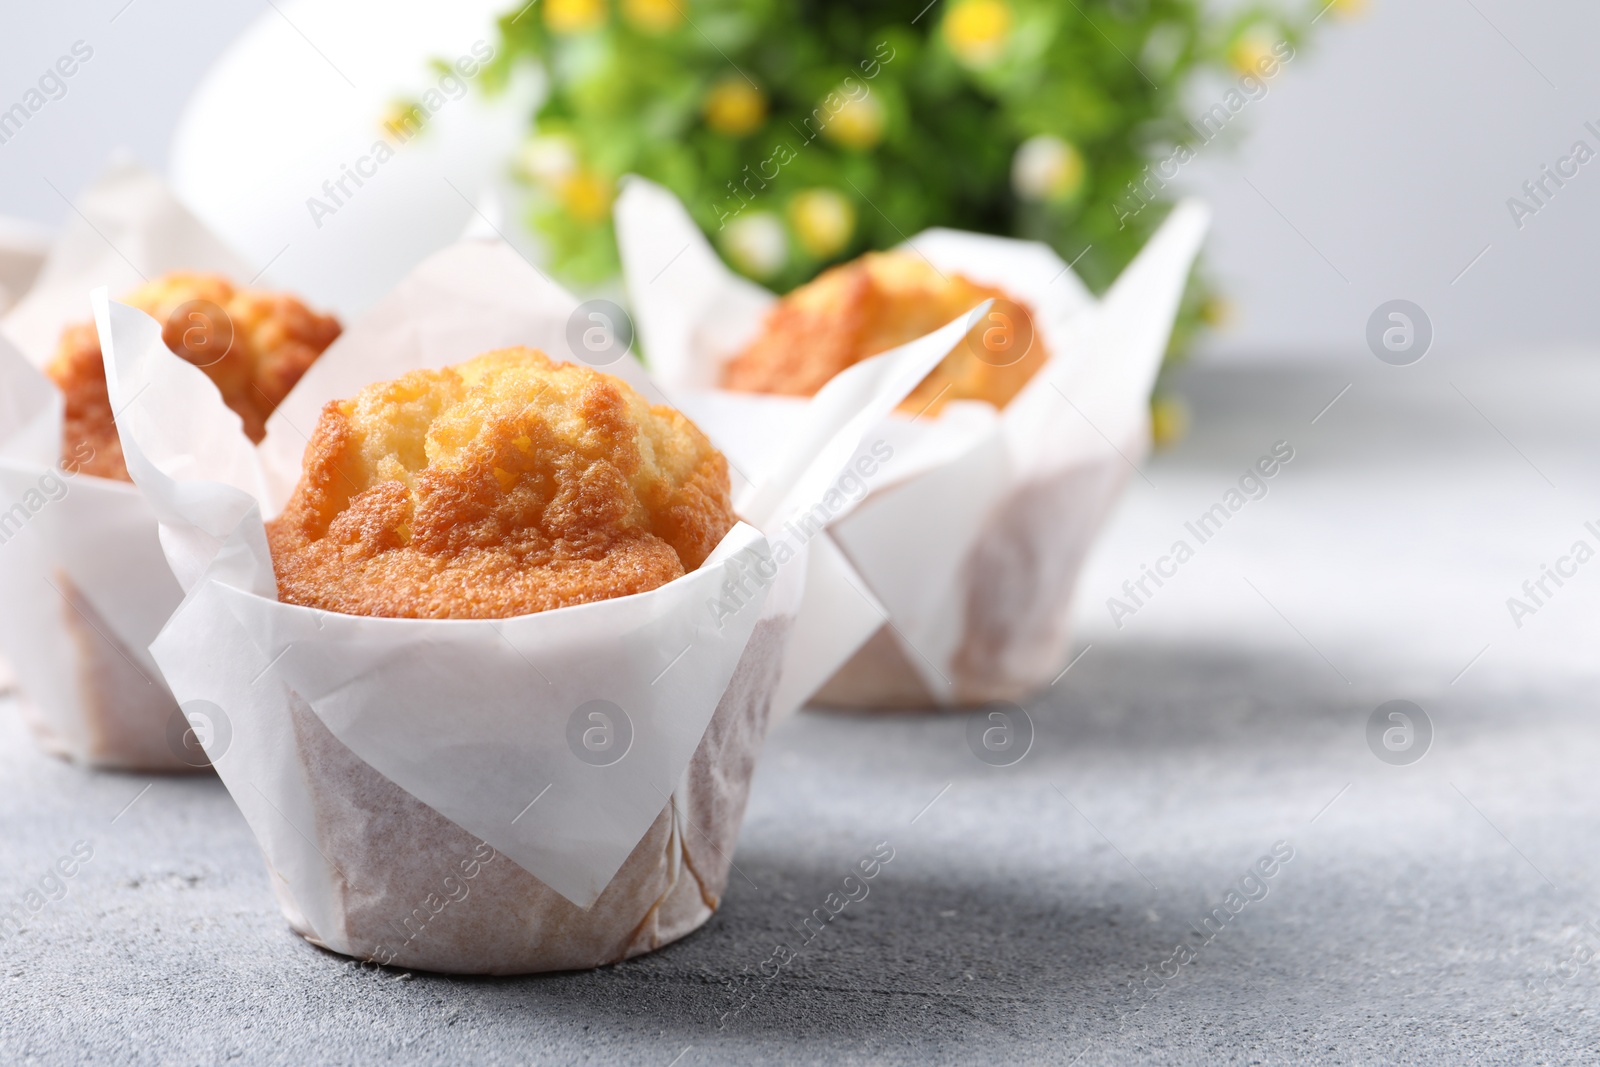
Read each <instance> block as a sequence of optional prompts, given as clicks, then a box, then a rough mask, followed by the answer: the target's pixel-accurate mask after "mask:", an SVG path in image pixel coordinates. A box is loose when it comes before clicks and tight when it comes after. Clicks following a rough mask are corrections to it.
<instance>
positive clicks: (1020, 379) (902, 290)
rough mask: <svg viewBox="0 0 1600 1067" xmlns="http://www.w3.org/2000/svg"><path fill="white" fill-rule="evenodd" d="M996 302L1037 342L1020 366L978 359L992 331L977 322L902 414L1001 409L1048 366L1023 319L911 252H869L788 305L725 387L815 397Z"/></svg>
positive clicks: (1012, 307) (730, 369) (725, 378)
mask: <svg viewBox="0 0 1600 1067" xmlns="http://www.w3.org/2000/svg"><path fill="white" fill-rule="evenodd" d="M991 298H993V299H996V300H1006V301H1008V311H1007V314H1017V315H1021V316H1024V317H1028V321H1026V322H1023V323H1011V324H1010V325H1011V326H1012V327H1013V328H1015V329H1017V330H1019V331H1026V336H1027V337H1030V338H1032V343H1031V345H1030V346H1029V347H1028V348H1027V351H1026V353H1025V354H1024V355H1022V356H1021V357H1020V358H1016V359H1014V360H1009V359H1005V358H995V357H994V356H988V357H987V358H983V359H980V358H979V356H978V354H977V350H978V347H979V346H982V345H984V343H985V339H984V335H985V331H986V330H988V329H989V328H990V327H991V325H992V323H991V322H989V321H987V320H986V321H984V322H981V323H979V324H977V325H976V326H974V328H973V330H972V331H971V332H970V333H969V334H968V335H967V338H966V340H965V341H964V342H963V343H962V344H960V345H957V346H956V348H955V349H953V350H952V351H951V352H950V354H949V355H947V356H946V357H945V358H944V359H943V360H942V361H941V362H940V363H939V365H938V366H937V367H935V368H934V369H933V370H932V371H931V372H930V373H929V374H928V376H927V377H926V378H924V379H923V380H922V382H921V383H920V384H919V385H918V386H917V388H916V389H915V390H913V391H912V393H911V394H910V395H909V396H908V397H907V398H906V399H905V400H904V401H903V402H902V403H901V405H900V409H901V410H902V411H906V412H910V413H912V414H916V413H919V412H924V411H926V412H927V413H928V414H930V415H935V414H937V413H938V411H939V409H940V408H942V407H943V406H944V404H946V403H947V402H949V401H951V400H958V399H965V400H985V401H988V402H989V403H991V404H993V405H995V406H996V407H1004V406H1005V405H1006V404H1007V403H1009V402H1010V401H1011V398H1012V397H1014V396H1016V394H1017V393H1018V392H1020V391H1021V390H1022V387H1023V386H1024V385H1026V384H1027V383H1028V380H1029V379H1030V378H1032V377H1033V374H1034V372H1035V371H1037V370H1038V369H1039V368H1040V367H1042V366H1044V364H1045V362H1046V361H1047V360H1048V359H1049V354H1048V352H1047V351H1046V349H1045V345H1044V341H1043V339H1042V338H1039V337H1037V336H1036V335H1035V334H1034V330H1033V323H1032V321H1031V316H1029V313H1028V311H1027V309H1026V308H1024V307H1022V305H1020V304H1016V303H1015V302H1013V301H1010V299H1009V297H1007V295H1006V293H1005V292H1004V291H1002V290H1000V289H996V288H993V287H991V286H985V285H979V284H977V283H976V282H973V281H971V280H970V279H968V278H965V277H963V276H962V275H960V274H949V275H946V274H941V273H940V272H939V271H938V270H936V269H935V268H934V267H933V265H932V264H930V263H928V262H927V261H926V260H925V259H923V258H922V257H921V256H917V255H914V254H911V253H907V252H869V253H867V254H866V255H864V256H862V257H860V258H859V259H855V260H852V261H851V262H849V263H844V264H841V265H839V266H837V267H832V268H830V269H828V270H826V271H823V272H822V273H821V274H819V275H818V276H817V277H816V278H815V279H814V280H812V281H811V282H808V283H807V284H805V285H803V286H801V287H800V288H798V289H796V290H794V291H793V292H792V293H790V294H789V295H788V296H786V297H784V298H783V299H782V300H780V301H779V302H778V303H777V304H776V305H774V307H773V309H772V310H771V311H770V312H769V313H768V316H767V320H766V322H765V324H764V325H763V327H762V330H761V332H760V334H758V335H757V336H756V338H755V340H753V341H751V342H750V344H748V345H747V346H746V347H745V348H744V350H743V351H741V352H739V353H738V354H737V355H736V356H735V357H734V358H733V359H732V360H730V361H729V362H728V363H727V364H726V365H725V366H724V368H723V375H722V384H723V386H724V387H726V388H728V389H734V390H738V391H741V392H757V393H781V394H788V395H792V396H810V395H812V394H814V393H815V392H816V391H817V390H819V389H821V388H822V387H823V386H824V385H826V384H827V382H828V381H829V380H830V379H831V378H832V377H833V376H834V375H836V374H838V373H839V372H840V371H842V370H844V369H845V368H847V367H849V366H852V365H853V364H855V363H858V362H860V361H861V360H863V359H866V358H868V357H870V356H875V355H877V354H878V353H880V352H886V351H888V350H889V349H891V348H895V347H897V346H899V345H902V344H905V343H906V342H908V341H912V340H915V339H916V338H918V337H921V336H923V335H924V334H928V333H931V332H933V331H934V330H936V329H938V328H939V327H941V326H943V325H945V324H946V323H948V322H950V321H951V320H953V319H955V318H956V317H958V316H960V315H961V314H962V313H963V312H967V311H970V310H972V309H973V308H975V307H976V306H977V305H979V304H981V303H982V302H983V301H985V300H988V299H991ZM1001 364H1005V365H1001Z"/></svg>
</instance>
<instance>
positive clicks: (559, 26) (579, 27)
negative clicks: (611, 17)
mask: <svg viewBox="0 0 1600 1067" xmlns="http://www.w3.org/2000/svg"><path fill="white" fill-rule="evenodd" d="M539 2H540V3H541V4H543V5H544V24H545V25H546V26H548V27H549V28H550V32H551V33H587V32H589V31H590V30H598V29H599V28H600V27H601V26H603V25H605V21H606V5H605V0H539Z"/></svg>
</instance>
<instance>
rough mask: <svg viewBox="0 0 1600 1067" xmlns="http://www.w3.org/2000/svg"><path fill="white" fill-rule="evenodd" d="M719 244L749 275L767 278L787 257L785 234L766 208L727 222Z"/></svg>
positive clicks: (777, 269)
mask: <svg viewBox="0 0 1600 1067" xmlns="http://www.w3.org/2000/svg"><path fill="white" fill-rule="evenodd" d="M722 247H723V249H724V250H726V252H727V253H728V258H729V259H731V260H733V265H734V266H736V267H738V268H739V269H740V270H742V271H744V272H745V273H746V274H748V275H750V276H751V277H753V278H770V277H772V276H773V275H774V274H776V273H778V271H780V270H782V269H783V265H784V264H785V263H787V262H788V261H789V238H788V237H787V236H785V234H784V232H783V223H781V222H779V221H778V217H777V216H776V215H774V214H772V212H770V211H752V212H751V213H750V214H748V215H741V216H740V217H739V218H737V219H735V220H734V221H733V222H731V223H729V224H728V229H727V231H726V234H725V236H724V237H723V238H722Z"/></svg>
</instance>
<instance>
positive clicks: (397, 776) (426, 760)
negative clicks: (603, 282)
mask: <svg viewBox="0 0 1600 1067" xmlns="http://www.w3.org/2000/svg"><path fill="white" fill-rule="evenodd" d="M95 301H96V322H97V324H98V327H99V330H100V336H101V342H102V347H103V351H104V354H105V359H106V372H107V380H108V384H109V386H110V391H111V396H112V398H113V402H114V403H116V404H118V405H119V411H120V414H119V416H118V429H119V433H120V435H121V438H122V442H123V447H124V450H125V453H126V457H127V462H128V469H129V471H130V472H131V473H132V475H133V477H134V479H135V481H136V483H137V484H138V485H139V487H140V489H141V490H142V491H143V492H144V494H145V496H146V498H147V499H148V500H149V501H150V502H151V505H152V507H153V508H154V509H155V512H156V514H157V517H158V518H159V520H160V523H161V543H162V546H163V548H164V550H165V552H166V554H167V557H168V559H169V561H170V562H171V565H172V569H173V572H174V573H175V574H176V575H177V576H178V578H179V580H180V581H181V582H182V584H183V586H184V588H185V590H186V595H185V598H184V600H183V603H182V605H181V606H180V607H179V608H178V609H177V611H176V612H175V613H174V615H173V617H172V619H171V621H170V622H169V623H168V624H167V625H166V627H165V629H164V630H163V631H162V632H161V634H160V636H159V637H158V638H157V639H156V640H155V642H154V644H153V645H152V646H151V652H152V654H153V656H154V658H155V660H156V662H157V663H158V664H159V665H160V667H161V670H162V673H163V674H164V676H165V678H166V680H167V683H168V684H169V685H170V686H171V688H172V691H173V693H175V694H176V696H177V698H178V699H179V701H180V702H181V704H182V707H183V710H184V713H185V714H186V715H188V717H189V719H190V721H191V722H192V723H193V724H194V728H195V730H196V732H197V733H198V734H199V735H200V736H201V737H202V738H203V740H204V743H205V746H206V750H207V752H208V753H209V754H210V756H211V760H212V764H213V765H214V766H215V767H216V769H217V772H218V774H219V775H220V776H221V777H222V780H223V782H224V784H225V785H226V786H227V787H228V790H229V792H230V793H231V794H232V795H233V797H234V798H235V800H236V801H237V802H238V804H239V807H240V809H241V810H242V812H243V813H244V816H245V818H246V820H247V821H248V823H249V825H250V827H251V830H252V831H253V832H254V834H255V835H256V838H257V840H258V842H259V843H260V845H261V848H262V852H263V853H264V855H265V858H266V862H267V866H268V868H269V871H270V873H271V878H272V882H273V885H274V887H275V889H276V891H277V894H278V899H279V902H280V904H281V906H282V908H283V911H284V913H285V915H286V916H287V917H288V919H289V921H290V923H291V925H292V926H293V927H294V928H295V929H296V930H297V931H298V932H300V933H301V934H302V935H303V936H305V937H306V938H307V939H308V940H310V941H312V942H314V943H316V944H319V945H323V946H325V947H327V948H330V949H333V950H335V951H338V952H342V953H345V954H347V955H351V956H355V957H359V958H362V959H365V960H375V961H377V962H379V963H385V964H393V965H395V966H404V967H414V968H421V969H426V970H434V971H444V972H456V973H491V974H510V973H522V972H532V971H546V970H563V969H571V968H579V967H594V966H599V965H601V964H606V963H612V962H616V961H618V960H622V959H626V958H628V957H630V956H634V955H637V954H639V953H642V952H647V951H650V950H651V949H654V948H658V947H660V946H661V945H664V944H666V943H668V942H670V941H673V940H674V939H676V938H680V937H682V936H684V935H685V934H687V933H689V932H690V931H692V930H694V929H695V928H696V927H698V926H700V925H701V924H702V923H704V922H705V921H706V920H707V919H708V918H709V917H710V915H711V914H712V912H713V910H714V909H715V907H716V906H717V902H718V900H719V899H720V897H721V895H722V893H723V890H724V888H725V886H726V883H727V880H728V873H729V870H730V865H731V860H730V857H731V855H732V852H733V849H734V842H735V838H736V836H737V834H738V829H739V824H740V821H741V819H742V818H743V811H744V805H745V799H746V795H747V793H748V790H749V786H750V778H751V773H752V771H753V768H754V764H755V761H756V758H757V755H758V753H759V750H760V746H761V743H762V740H763V738H764V735H765V732H766V727H767V723H768V718H769V716H770V715H771V714H772V713H773V711H774V709H775V708H778V707H781V706H782V705H783V703H784V701H786V700H791V699H798V698H790V697H785V696H784V692H785V691H786V687H788V688H789V689H790V690H792V691H793V692H795V693H797V694H799V696H803V695H804V694H805V693H806V692H808V691H809V690H810V689H812V688H814V687H815V686H816V685H817V684H820V682H821V681H822V680H823V679H824V678H825V677H826V672H827V671H828V670H831V661H827V660H816V659H812V660H810V661H807V660H806V659H805V658H804V657H801V658H799V659H796V658H794V657H791V656H790V655H789V651H790V649H789V640H788V638H789V636H790V633H791V630H792V628H793V626H794V622H795V615H796V611H797V609H798V606H799V603H800V600H801V598H802V595H803V594H804V592H805V591H806V590H807V589H809V588H811V587H812V586H813V585H814V584H815V581H816V578H817V575H816V573H813V571H812V569H811V568H810V567H808V565H807V564H808V559H809V557H810V555H811V553H810V547H811V546H810V543H809V541H807V540H803V539H801V538H798V537H796V536H795V535H794V533H793V532H792V531H791V529H790V527H789V526H788V524H787V522H786V519H787V517H788V516H789V515H791V514H794V513H796V512H798V511H802V510H805V509H807V508H809V507H811V506H812V505H813V502H814V501H816V500H818V499H820V498H822V497H824V496H827V495H828V494H829V493H831V492H833V486H834V483H835V482H836V481H837V480H838V478H839V476H840V473H841V471H843V470H844V469H845V466H846V464H847V462H848V461H849V460H850V459H851V457H852V456H853V455H854V454H855V452H856V449H857V445H858V442H859V441H860V439H861V437H862V435H863V434H864V433H865V432H866V430H867V429H868V428H870V427H871V426H873V425H875V424H876V423H877V422H879V421H881V419H882V418H883V417H884V415H885V414H886V413H887V412H888V411H889V410H890V409H891V408H892V407H893V406H894V404H896V403H897V402H899V400H900V399H901V398H902V397H904V396H905V395H906V394H907V393H908V392H909V391H910V390H911V389H912V388H913V387H914V386H915V384H916V382H917V381H918V380H920V378H921V377H922V376H924V375H925V374H926V373H927V372H928V370H929V369H931V368H932V367H933V366H934V365H935V364H936V363H937V362H938V361H939V360H940V359H941V358H942V357H943V356H944V355H945V354H946V353H947V352H948V351H949V350H950V349H951V348H953V347H954V345H955V344H956V343H957V341H958V340H959V339H960V337H961V335H962V334H963V333H964V331H965V326H964V324H963V323H962V322H960V321H956V322H952V323H951V324H949V326H948V327H946V328H945V329H944V330H942V331H939V332H938V333H937V334H934V335H930V336H929V337H926V338H923V339H920V340H918V341H916V342H913V343H912V344H910V345H906V346H903V347H902V348H900V349H897V350H895V351H894V352H891V353H886V354H885V355H884V356H882V357H880V358H878V359H875V360H872V361H869V362H867V363H863V364H862V365H860V366H859V367H858V368H855V369H854V370H853V371H852V372H851V373H850V374H848V375H841V376H840V377H839V378H838V379H836V380H835V382H834V383H832V384H831V385H830V386H829V388H828V389H826V390H824V391H823V392H822V393H819V394H818V395H817V396H816V397H815V398H813V400H812V402H811V403H810V404H809V405H807V408H806V410H805V412H803V413H802V415H801V416H800V417H799V418H797V419H796V420H794V422H793V424H792V426H791V427H790V429H791V431H792V432H791V435H790V436H789V438H788V439H787V440H786V441H785V443H784V444H783V446H782V447H781V448H780V449H778V450H777V453H776V456H777V462H775V463H774V465H773V466H772V467H771V469H770V472H769V474H768V475H767V476H766V477H764V478H763V479H761V480H759V481H756V482H752V483H742V480H741V484H739V485H738V486H737V487H736V488H737V490H738V492H737V509H736V510H737V511H738V514H739V515H740V516H741V519H742V521H740V522H739V523H738V524H736V525H735V526H734V528H733V529H732V530H731V531H730V532H729V533H728V534H727V535H726V537H725V538H724V539H723V541H722V543H721V544H720V545H719V546H718V547H717V549H716V551H715V552H714V553H713V554H712V555H711V557H710V558H708V559H707V560H706V562H705V563H704V564H703V565H702V566H700V567H699V568H698V569H696V570H695V571H693V572H691V573H689V574H686V575H684V576H682V577H680V578H678V579H676V580H674V581H672V582H669V583H668V584H666V585H664V586H661V587H659V588H657V589H654V590H652V591H650V592H646V593H640V594H635V595H631V596H625V597H619V598H616V599H611V600H603V601H598V602H594V603H588V604H582V605H579V606H575V607H566V608H559V609H555V610H550V611H545V612H540V613H536V614H531V615H525V616H519V617H516V618H508V619H500V620H481V621H475V620H447V619H396V618H373V617H366V616H353V615H342V614H337V613H331V612H326V611H321V610H317V609H312V608H307V607H303V606H297V605H290V604H284V603H280V602H279V601H278V600H277V599H276V583H275V579H274V575H273V569H272V560H271V557H270V553H269V551H268V548H267V542H266V536H265V529H264V526H263V519H264V517H269V516H271V515H273V514H275V513H276V512H277V510H278V509H279V508H281V507H282V505H283V504H284V502H285V501H286V500H287V498H288V497H289V495H290V493H291V492H292V490H293V487H294V485H295V483H296V482H297V481H298V478H299V475H300V459H301V454H302V452H303V450H304V445H305V440H306V438H305V436H304V434H305V433H308V432H309V431H310V430H311V429H312V427H313V425H314V423H315V420H316V417H317V413H318V412H319V411H320V409H321V407H322V405H323V403H324V402H326V401H328V400H331V399H335V398H340V397H348V396H351V395H353V394H354V393H355V392H356V391H357V390H359V389H360V388H361V387H363V386H365V385H367V384H369V383H370V382H373V381H382V380H388V379H392V378H395V377H397V376H399V375H401V374H403V373H406V372H408V371H411V370H416V369H420V368H425V367H440V366H447V365H451V364H455V363H459V362H462V361H464V360H466V359H469V358H471V357H472V356H475V355H477V354H479V353H481V352H484V351H487V350H491V349H495V348H500V347H506V346H508V345H514V344H520V345H528V346H532V347H537V348H541V349H543V350H544V351H545V352H547V353H548V354H549V355H550V356H551V357H552V358H555V359H558V360H560V359H565V360H569V361H574V362H576V361H579V360H580V359H582V357H584V356H585V355H588V354H589V353H585V352H583V351H574V349H573V347H572V346H571V343H569V337H570V336H572V333H571V332H570V331H569V323H570V322H572V321H573V320H574V316H575V313H576V312H577V311H578V305H577V301H576V300H575V299H573V298H572V297H571V296H569V295H568V294H566V293H565V292H563V291H562V290H560V289H559V288H558V287H556V286H555V285H554V284H553V283H550V282H549V281H548V280H546V279H544V278H543V277H542V276H541V275H538V274H537V273H536V272H535V271H534V270H533V269H532V268H531V267H529V266H528V265H527V264H526V263H524V262H523V261H522V260H521V259H519V258H518V257H517V256H516V254H515V253H513V252H512V251H511V250H510V249H509V248H507V247H506V246H505V245H503V244H498V243H490V242H478V241H466V242H462V243H460V244H458V245H455V246H452V247H450V248H448V249H446V250H444V251H442V252H440V253H438V254H436V255H435V256H433V257H431V258H430V259H429V260H427V261H425V262H424V263H423V264H422V265H421V266H419V267H418V268H417V269H416V270H415V271H414V272H413V273H412V275H411V276H409V277H408V278H407V279H406V280H405V281H404V282H403V283H402V284H401V285H400V286H399V287H398V289H397V290H396V291H395V292H394V293H393V294H391V296H390V297H388V298H387V299H386V300H384V301H383V302H381V303H380V304H379V305H378V306H377V307H375V308H374V309H373V310H372V311H371V312H369V313H368V314H367V315H366V316H365V317H364V318H363V319H361V320H360V321H359V322H357V323H356V324H355V325H354V326H352V327H351V328H350V329H349V330H348V331H347V332H346V334H345V336H344V337H342V338H341V340H340V342H339V345H338V347H337V349H336V350H335V349H330V351H329V352H328V354H327V355H325V356H324V357H323V359H322V360H320V361H319V362H318V363H317V364H316V365H315V366H314V367H313V368H312V369H311V370H310V371H308V372H307V374H306V376H305V378H304V379H302V381H301V383H300V386H299V387H298V388H297V389H296V391H295V393H293V394H292V395H291V396H290V397H289V399H288V400H286V401H285V403H284V404H283V405H282V406H281V407H280V408H279V409H278V411H277V412H276V413H275V414H274V416H273V419H272V421H271V422H270V423H269V425H268V434H267V439H266V440H265V441H263V442H262V445H261V447H260V448H259V449H255V448H252V447H250V445H249V444H248V442H247V441H246V439H245V438H244V437H243V435H242V434H241V433H240V432H239V429H238V425H237V419H234V418H232V417H231V415H230V414H229V413H228V412H227V411H226V410H225V409H224V408H223V407H222V403H221V400H220V398H218V397H217V396H216V393H215V390H211V389H209V387H208V386H207V384H206V382H205V379H204V377H203V375H202V374H201V372H199V371H197V370H196V369H195V368H193V367H192V366H190V365H189V364H188V363H186V362H184V361H183V360H181V359H178V358H177V357H175V356H173V355H172V354H171V353H169V352H168V351H167V350H166V349H165V348H164V347H163V346H162V344H161V339H160V333H159V328H158V326H157V325H156V323H155V322H154V321H153V320H151V319H149V318H148V317H147V316H145V315H143V314H142V313H140V312H138V311H136V310H134V309H131V308H127V307H125V306H122V305H118V304H114V303H111V302H110V301H109V300H108V299H107V297H106V294H105V293H104V291H99V292H97V293H96V294H95ZM579 336H581V331H579ZM595 362H597V363H599V362H602V361H599V360H596V361H595ZM597 369H600V370H603V371H605V372H607V373H611V374H615V375H617V376H619V377H622V378H624V379H625V380H627V381H629V383H630V384H632V385H633V386H634V388H635V389H637V390H639V391H640V392H641V394H642V395H644V396H645V397H646V398H647V399H650V400H653V401H655V402H660V401H661V400H662V397H661V393H660V391H659V389H657V388H656V387H655V386H654V385H653V383H652V382H651V381H650V380H649V378H648V377H647V376H646V375H645V373H644V371H643V369H642V368H641V367H639V366H638V364H636V363H635V362H634V361H633V360H632V359H629V358H626V357H624V358H620V359H613V358H610V357H608V358H607V360H605V361H604V362H603V365H600V366H598V368H597ZM700 425H701V428H702V430H704V431H705V432H706V434H707V436H708V437H710V438H711V440H712V441H713V443H719V444H720V442H719V437H721V436H722V434H721V433H720V431H719V427H718V425H717V424H716V423H715V422H714V421H707V422H702V423H701V424H700ZM302 431H303V432H302ZM730 462H731V464H732V465H733V466H735V467H737V466H738V464H739V458H738V457H737V455H734V456H732V457H731V459H730ZM763 531H765V532H763ZM821 573H823V574H824V576H825V575H826V573H827V572H826V571H825V570H824V571H823V572H821ZM822 592H823V593H824V594H826V593H827V590H825V589H824V590H822ZM836 592H837V591H836ZM824 599H826V596H825V597H824ZM836 599H837V598H836ZM846 654H848V653H846Z"/></svg>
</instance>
